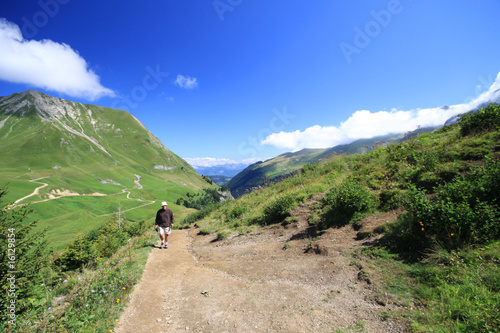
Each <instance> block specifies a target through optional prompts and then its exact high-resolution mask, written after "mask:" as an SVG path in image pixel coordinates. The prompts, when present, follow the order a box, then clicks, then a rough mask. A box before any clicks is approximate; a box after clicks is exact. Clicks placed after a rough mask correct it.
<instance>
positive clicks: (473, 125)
mask: <svg viewBox="0 0 500 333" xmlns="http://www.w3.org/2000/svg"><path fill="white" fill-rule="evenodd" d="M499 129H500V105H498V104H496V103H492V104H490V105H488V106H487V107H485V108H481V109H480V110H478V111H476V112H469V113H465V114H463V115H461V117H460V134H461V135H462V136H466V135H471V134H478V133H482V132H487V131H492V130H499Z"/></svg>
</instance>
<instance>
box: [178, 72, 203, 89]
mask: <svg viewBox="0 0 500 333" xmlns="http://www.w3.org/2000/svg"><path fill="white" fill-rule="evenodd" d="M174 84H175V85H177V86H179V87H181V88H184V89H193V88H196V87H197V86H198V80H197V79H196V78H195V77H194V78H192V77H190V76H184V75H181V74H179V75H177V79H175V81H174Z"/></svg>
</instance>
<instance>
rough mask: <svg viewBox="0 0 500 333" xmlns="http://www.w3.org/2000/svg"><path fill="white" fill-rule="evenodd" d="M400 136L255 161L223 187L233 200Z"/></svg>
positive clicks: (400, 135) (358, 141)
mask: <svg viewBox="0 0 500 333" xmlns="http://www.w3.org/2000/svg"><path fill="white" fill-rule="evenodd" d="M402 137H403V134H390V135H385V136H380V137H375V138H371V139H360V140H356V141H355V142H352V143H350V144H346V145H338V146H335V147H332V148H326V149H302V150H300V151H298V152H293V153H284V154H281V155H279V156H277V157H275V158H272V159H270V160H267V161H265V162H258V163H254V164H252V165H250V166H248V167H247V168H246V169H245V170H243V171H242V172H240V173H239V174H237V175H236V176H234V177H233V178H232V179H231V180H230V181H229V183H228V184H227V186H228V187H229V188H230V189H231V193H232V194H233V196H235V197H239V196H241V195H243V194H245V193H248V192H250V191H253V190H255V189H257V188H259V187H261V186H265V185H266V184H267V183H269V182H275V181H279V180H281V179H282V178H287V177H289V176H290V173H293V172H295V171H297V170H298V169H301V168H302V167H303V166H304V165H306V164H308V163H316V162H318V161H321V160H324V159H328V158H330V157H332V156H333V155H337V154H358V153H364V152H367V151H369V150H371V149H372V147H373V145H374V144H375V143H377V144H381V143H387V142H390V141H394V140H396V139H400V138H402Z"/></svg>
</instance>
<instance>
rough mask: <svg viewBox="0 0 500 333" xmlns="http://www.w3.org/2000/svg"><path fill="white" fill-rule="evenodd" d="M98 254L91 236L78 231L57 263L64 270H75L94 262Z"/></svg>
mask: <svg viewBox="0 0 500 333" xmlns="http://www.w3.org/2000/svg"><path fill="white" fill-rule="evenodd" d="M96 256H97V253H96V250H95V249H94V248H93V247H92V242H91V241H90V240H89V238H88V237H85V236H84V235H82V234H81V233H80V232H77V233H76V235H75V240H74V241H73V242H72V243H71V244H70V245H69V246H68V247H67V248H66V250H65V251H64V253H63V254H62V255H61V256H60V257H59V258H58V259H57V260H56V265H58V266H60V267H61V269H62V270H63V271H69V270H74V269H78V268H81V267H82V266H83V265H86V264H88V263H91V262H93V261H94V259H95V257H96Z"/></svg>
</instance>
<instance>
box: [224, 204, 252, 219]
mask: <svg viewBox="0 0 500 333" xmlns="http://www.w3.org/2000/svg"><path fill="white" fill-rule="evenodd" d="M247 211H248V208H246V207H244V206H235V207H234V208H233V209H231V211H230V212H229V214H228V215H229V216H228V217H229V218H231V219H237V218H238V217H240V216H241V215H243V214H245V213H246V212H247Z"/></svg>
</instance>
